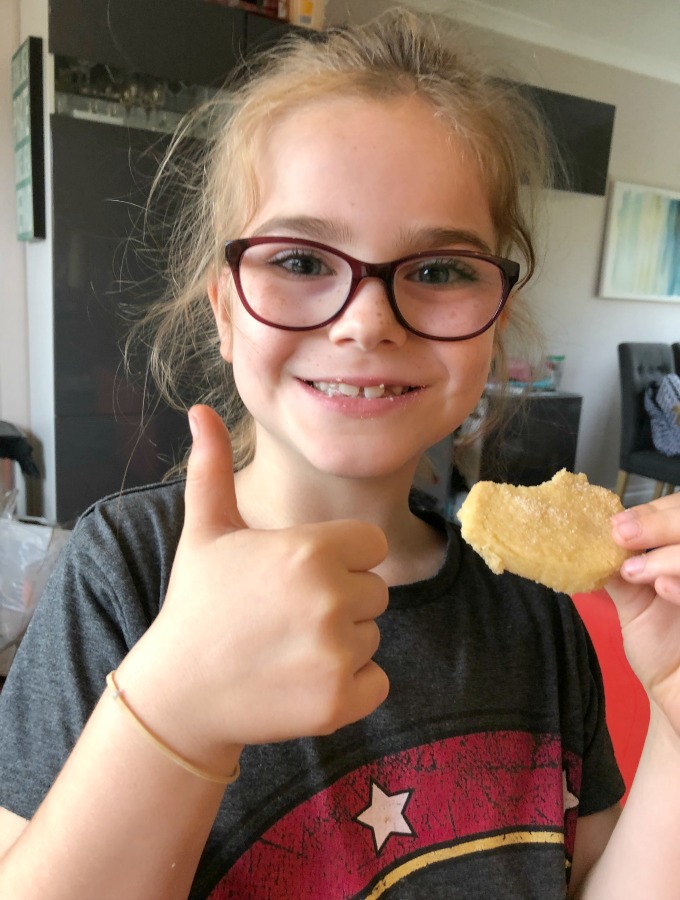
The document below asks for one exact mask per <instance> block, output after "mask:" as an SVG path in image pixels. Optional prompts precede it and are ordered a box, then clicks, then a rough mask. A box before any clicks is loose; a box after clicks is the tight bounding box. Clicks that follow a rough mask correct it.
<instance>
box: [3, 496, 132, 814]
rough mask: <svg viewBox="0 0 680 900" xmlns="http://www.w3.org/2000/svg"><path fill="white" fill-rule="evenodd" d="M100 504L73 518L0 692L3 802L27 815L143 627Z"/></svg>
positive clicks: (126, 571) (127, 571) (126, 568)
mask: <svg viewBox="0 0 680 900" xmlns="http://www.w3.org/2000/svg"><path fill="white" fill-rule="evenodd" d="M136 591H137V588H136V585H135V584H134V579H133V577H132V574H131V572H130V568H129V565H128V564H127V563H126V562H125V560H124V558H123V554H122V553H121V552H120V549H119V547H118V546H117V544H116V541H115V540H114V539H113V538H112V535H111V532H110V529H108V528H107V527H106V524H105V523H104V522H103V520H102V516H101V514H99V513H97V512H96V511H95V512H93V513H91V514H88V515H87V516H86V517H85V518H84V519H81V520H80V522H79V523H78V524H77V526H76V528H75V530H74V532H73V534H72V536H71V538H70V540H69V542H68V544H67V545H66V547H65V549H64V550H63V551H62V555H61V558H60V560H59V562H58V563H57V566H56V567H55V570H54V572H53V573H52V576H51V578H50V580H49V582H48V584H47V586H46V588H45V590H44V591H43V594H42V596H41V598H40V602H39V604H38V608H37V610H36V612H35V614H34V616H33V619H32V621H31V623H30V625H29V628H28V630H27V633H26V635H25V637H24V639H23V641H22V643H21V645H20V647H19V650H18V652H17V655H16V657H15V659H14V662H13V663H12V666H11V667H10V672H9V676H8V678H7V681H6V684H5V687H4V689H3V691H2V693H1V694H0V806H2V807H5V808H6V809H9V810H11V811H12V812H14V813H16V814H17V815H19V816H22V817H24V818H26V819H30V818H31V817H32V816H33V814H34V813H35V811H36V809H37V807H38V806H39V805H40V803H41V802H42V800H43V798H44V796H45V794H46V793H47V792H48V790H49V789H50V787H51V785H52V784H53V782H54V780H55V779H56V777H57V775H58V774H59V772H60V770H61V768H62V766H63V765H64V763H65V761H66V759H67V757H68V755H69V754H70V752H71V750H72V749H73V746H74V745H75V743H76V741H77V739H78V737H79V735H80V733H81V731H82V729H83V727H84V725H85V722H86V721H87V719H88V717H89V715H90V713H91V711H92V709H93V708H94V706H95V705H96V703H97V701H98V699H99V697H100V695H101V694H102V692H103V690H104V687H105V678H106V674H107V672H109V671H111V670H112V669H114V668H116V667H117V665H118V664H119V662H120V661H121V659H122V658H123V657H124V656H125V654H126V653H127V651H128V650H129V649H130V647H131V646H132V645H133V644H134V642H135V641H136V640H137V639H138V638H139V637H140V636H141V634H142V633H143V632H144V630H145V629H146V627H148V616H147V615H145V614H144V609H143V605H142V604H141V603H139V602H136V601H135V595H136Z"/></svg>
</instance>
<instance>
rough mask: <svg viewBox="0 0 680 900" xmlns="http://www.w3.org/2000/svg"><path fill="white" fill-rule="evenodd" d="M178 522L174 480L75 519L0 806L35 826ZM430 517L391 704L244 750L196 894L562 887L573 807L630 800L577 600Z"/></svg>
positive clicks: (160, 593)
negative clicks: (497, 571) (434, 565)
mask: <svg viewBox="0 0 680 900" xmlns="http://www.w3.org/2000/svg"><path fill="white" fill-rule="evenodd" d="M183 513H184V505H183V483H182V482H181V481H176V482H172V483H169V484H165V485H155V486H151V487H149V488H144V489H137V490H132V491H128V492H126V493H124V494H121V495H116V496H114V497H111V498H108V499H106V500H104V501H102V502H101V503H99V504H96V505H95V506H94V507H92V508H91V509H90V510H88V512H87V513H86V514H85V515H84V516H83V517H82V518H81V520H80V521H79V523H78V525H77V527H76V529H75V531H74V533H73V536H72V538H71V541H70V543H69V545H68V547H67V548H66V550H65V551H64V553H63V554H62V558H61V560H60V562H59V564H58V567H57V569H56V570H55V572H54V574H53V577H52V579H51V581H50V584H49V586H48V588H47V590H46V592H45V594H44V595H43V597H42V599H41V602H40V606H39V609H38V611H37V612H36V615H35V616H34V619H33V622H32V623H31V626H30V628H29V631H28V634H27V636H26V638H25V639H24V642H23V644H22V646H21V648H20V651H19V654H18V655H17V658H16V660H15V662H14V664H13V666H12V669H11V671H10V676H9V678H8V680H7V684H6V686H5V689H4V691H3V692H2V694H0V805H1V806H4V807H6V808H8V809H10V810H12V811H13V812H15V813H17V814H19V815H20V816H23V817H25V818H30V817H31V816H32V815H33V814H34V812H35V810H36V808H37V807H38V805H39V804H40V802H41V800H42V799H43V797H44V795H45V794H46V792H47V791H48V790H49V788H50V786H51V784H52V783H53V781H54V779H55V778H56V776H57V774H58V772H59V770H60V769H61V767H62V765H63V764H64V761H65V760H66V758H67V757H68V755H69V753H70V751H71V749H72V747H73V745H74V743H75V742H76V740H77V739H78V736H79V734H80V732H81V730H82V728H83V726H84V723H85V721H86V719H87V717H88V716H89V714H90V712H91V710H92V708H93V707H94V705H95V703H96V702H97V700H98V698H99V696H100V695H101V693H102V691H103V689H104V686H105V677H106V674H107V672H109V671H111V670H112V669H115V668H116V667H117V666H118V664H119V663H120V661H121V660H122V658H123V657H124V656H125V654H126V653H127V651H128V650H129V649H130V648H131V647H132V646H133V644H134V643H135V642H136V641H137V640H138V639H139V638H140V637H141V636H142V635H143V634H144V632H145V631H146V629H147V628H148V627H149V625H150V624H151V622H152V621H153V619H154V618H155V616H156V615H157V613H158V610H159V608H160V605H161V603H162V601H163V597H164V596H165V592H166V589H167V584H168V578H169V575H170V569H171V566H172V561H173V557H174V553H175V550H176V547H177V542H178V540H179V535H180V532H181V526H182V521H183ZM422 515H423V517H425V518H428V519H429V521H431V523H432V524H433V525H434V526H435V527H438V528H441V529H442V530H444V529H446V533H447V537H448V549H447V554H446V559H445V562H444V564H443V566H442V568H441V570H440V571H439V572H438V573H437V574H436V575H435V576H434V577H433V578H431V579H428V580H426V581H423V582H419V583H416V584H412V585H406V586H401V587H395V588H391V589H390V605H389V609H388V610H387V611H386V612H385V613H384V614H383V615H382V616H381V617H380V622H379V624H380V629H381V645H380V649H379V651H378V654H377V656H376V659H377V661H378V662H379V663H380V665H382V666H383V668H384V669H385V670H386V672H387V673H388V675H389V677H390V685H391V688H390V695H389V698H388V699H387V701H386V702H385V703H384V704H383V705H382V706H381V707H380V708H379V709H378V710H376V711H375V712H374V713H373V714H371V715H370V716H368V717H367V718H366V719H364V720H363V721H361V722H358V723H356V724H355V725H351V726H348V727H346V728H342V729H340V731H338V732H336V733H335V734H333V735H330V736H328V737H324V738H320V739H313V740H312V739H305V740H298V741H287V742H284V743H280V744H274V745H267V746H262V747H247V748H246V750H245V751H244V753H243V756H242V759H241V769H242V774H241V777H240V778H239V780H238V781H237V782H236V783H235V784H234V785H232V787H230V788H229V790H228V791H227V794H226V797H225V802H224V803H223V805H222V808H221V809H220V812H219V814H218V816H217V819H216V822H215V825H214V828H213V831H212V833H211V836H210V838H209V840H208V843H207V845H206V848H205V851H204V854H203V857H202V859H201V862H200V864H199V868H198V872H197V874H196V878H195V882H194V887H193V890H192V893H191V898H192V900H199V898H201V900H203V898H210V900H226V898H234V900H236V898H238V900H247V898H267V900H276V898H281V900H284V898H285V900H291V898H293V897H294V898H296V900H304V898H308V900H336V898H337V900H339V898H350V897H351V898H368V897H370V898H377V897H382V896H385V897H389V898H390V900H395V898H396V900H407V898H427V900H436V898H444V897H446V898H450V897H456V896H460V897H465V898H466V900H489V898H494V897H503V898H504V900H513V898H516V900H530V898H537V900H547V898H553V897H555V898H557V897H563V896H565V893H566V880H567V879H568V876H569V862H570V858H571V855H572V852H573V845H574V833H575V828H576V821H577V817H578V816H579V815H587V814H589V813H594V812H597V811H600V810H603V809H606V808H607V807H609V806H611V805H612V804H614V803H616V802H617V800H618V799H619V798H620V797H621V796H622V794H623V789H624V786H623V782H622V779H621V777H620V774H619V772H618V769H617V767H616V763H615V760H614V755H613V751H612V746H611V742H610V739H609V735H608V733H607V730H606V725H605V719H604V699H603V689H602V680H601V675H600V671H599V667H598V664H597V660H596V658H595V654H594V651H593V648H592V645H591V643H590V640H589V639H588V636H587V633H586V631H585V628H584V626H583V624H582V623H581V620H580V619H579V617H578V614H577V613H576V611H575V609H574V607H573V605H572V604H571V601H570V600H569V598H568V597H565V596H564V595H558V594H554V593H552V592H551V591H548V590H546V589H544V588H542V587H540V586H538V585H535V584H533V583H530V582H527V581H524V580H523V579H520V578H516V577H515V576H512V575H508V574H505V575H502V576H496V575H493V574H492V573H491V572H490V571H489V570H488V569H487V567H486V566H485V565H484V563H483V562H482V561H481V559H480V558H479V557H478V556H477V555H476V554H475V553H474V552H473V551H472V550H471V549H470V548H469V547H468V546H467V545H466V544H464V542H463V541H462V540H461V538H460V534H459V531H458V529H457V528H455V527H453V526H451V525H447V524H445V523H444V522H442V521H441V520H439V519H437V518H436V517H434V516H432V515H431V514H429V513H426V512H423V513H422ZM264 577H266V578H267V579H269V580H270V581H271V583H272V586H273V589H274V585H275V580H276V573H274V572H267V573H265V574H264ZM102 778H103V779H105V778H106V767H105V766H102ZM115 789H116V788H115V784H111V790H112V791H115ZM565 872H566V878H565Z"/></svg>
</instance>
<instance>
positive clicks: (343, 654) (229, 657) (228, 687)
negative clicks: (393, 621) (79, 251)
mask: <svg viewBox="0 0 680 900" xmlns="http://www.w3.org/2000/svg"><path fill="white" fill-rule="evenodd" d="M190 420H191V423H192V433H193V437H194V443H193V447H192V451H191V457H190V460H189V467H188V473H187V484H186V492H185V518H184V528H183V530H182V535H181V539H180V542H179V546H178V549H177V554H176V557H175V562H174V565H173V569H172V574H171V578H170V585H169V588H168V593H167V597H166V599H165V602H164V604H163V606H162V609H161V613H160V615H159V616H158V619H157V620H156V622H155V623H154V625H153V626H152V627H151V628H150V630H149V632H148V633H147V635H146V636H145V638H144V639H143V640H142V641H140V644H139V645H138V646H139V651H140V652H142V651H143V652H144V653H145V654H146V659H147V663H146V665H145V666H144V668H145V669H147V667H148V666H149V664H150V663H151V664H152V666H153V671H154V673H155V675H156V677H152V680H154V681H156V683H160V682H159V680H158V677H157V676H158V673H159V672H161V671H162V672H163V673H164V678H163V688H162V690H163V692H164V693H165V694H166V695H168V693H169V694H170V695H172V696H171V702H169V701H167V702H166V704H165V706H166V708H167V709H172V710H173V717H174V718H175V721H177V717H178V716H180V715H181V720H182V724H181V726H180V724H179V722H177V726H178V727H181V730H182V731H183V733H184V734H185V735H191V736H192V738H191V740H192V743H195V749H198V748H199V747H200V748H201V749H202V752H203V753H204V754H206V755H204V756H203V760H204V762H205V763H206V764H207V763H208V760H209V759H213V760H214V759H218V758H220V754H223V752H224V750H225V748H233V747H239V748H240V746H241V745H243V744H248V743H265V742H267V743H268V742H272V741H279V740H284V739H289V738H297V737H303V736H310V735H320V734H326V733H331V732H333V731H335V730H336V729H338V728H340V727H341V726H343V725H346V724H348V723H350V722H354V721H357V720H358V719H361V718H363V717H364V716H366V715H368V714H369V713H370V712H372V711H373V710H374V709H375V708H376V707H377V706H378V705H379V704H380V703H382V702H383V700H384V699H385V697H386V696H387V692H388V680H387V676H386V675H385V673H384V672H383V670H382V669H380V668H379V666H378V665H377V664H376V663H375V662H373V660H372V656H373V655H374V653H375V652H376V650H377V648H378V644H379V631H378V626H377V624H376V622H375V619H376V617H377V616H379V615H380V614H381V613H382V612H384V610H385V609H386V607H387V597H388V592H387V586H386V585H385V583H384V581H383V580H382V579H381V578H380V577H379V576H378V575H376V574H375V573H373V572H371V571H370V570H371V569H372V568H373V567H375V566H377V565H378V564H379V563H380V562H382V560H383V559H384V558H385V556H386V553H387V543H386V540H385V536H384V534H383V532H382V531H381V530H380V529H379V528H377V527H376V526H373V525H370V524H367V523H363V522H358V521H334V522H325V523H320V524H311V525H302V526H296V527H292V528H286V529H280V530H271V531H262V530H260V531H258V530H251V529H249V528H248V527H247V525H246V523H245V522H244V521H243V519H242V518H241V515H240V513H239V510H238V506H237V500H236V492H235V488H234V476H233V469H232V454H231V444H230V441H229V435H228V433H227V430H226V428H225V426H224V424H223V422H222V420H221V419H220V418H219V416H218V415H217V414H216V413H215V412H214V411H212V410H211V409H209V408H208V407H205V406H196V407H194V408H193V409H192V411H191V413H190ZM143 644H146V646H145V647H144V648H142V647H141V646H140V645H143ZM134 652H135V651H134V650H133V651H132V653H134ZM147 673H148V675H151V672H150V671H148V669H147ZM158 715H161V713H158ZM165 731H166V732H167V728H166V729H165ZM184 746H185V747H186V743H185V744H184ZM193 757H194V758H196V753H195V752H194V753H193Z"/></svg>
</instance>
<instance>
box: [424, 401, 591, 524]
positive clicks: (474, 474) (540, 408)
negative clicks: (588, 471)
mask: <svg viewBox="0 0 680 900" xmlns="http://www.w3.org/2000/svg"><path fill="white" fill-rule="evenodd" d="M506 403H507V407H506V409H505V411H504V415H503V416H502V418H501V420H500V421H499V424H497V425H496V426H495V427H491V426H490V425H489V419H487V410H488V405H487V398H482V401H481V402H480V405H479V407H478V409H477V410H476V411H475V413H474V414H473V415H472V416H471V417H470V419H469V420H468V421H467V422H466V423H465V425H464V426H463V427H462V428H461V429H459V431H458V432H456V433H455V434H451V435H449V436H448V437H446V438H444V440H442V441H440V442H439V443H438V444H437V445H436V446H435V447H433V448H432V449H431V450H430V452H429V454H428V456H429V458H430V463H431V466H432V470H431V471H430V472H426V473H425V474H424V476H423V478H422V479H421V482H420V484H419V486H420V487H421V488H422V490H423V491H424V492H425V493H426V494H427V495H429V498H430V500H431V503H432V505H434V506H435V508H437V509H438V510H439V511H440V512H442V513H443V514H444V515H446V516H447V517H449V518H452V517H453V515H454V508H455V505H456V501H458V502H460V497H461V496H462V495H463V494H465V493H466V492H467V490H468V489H469V488H470V487H471V486H472V485H473V484H474V483H475V482H476V481H502V482H506V483H509V484H523V485H536V484H541V483H542V482H544V481H548V480H549V479H551V478H552V476H553V475H554V474H555V473H556V472H559V470H560V469H568V470H569V471H574V466H575V461H576V447H577V443H578V432H579V422H580V418H581V403H582V397H581V396H580V395H579V394H571V393H567V392H564V391H533V392H530V393H522V394H518V395H514V396H513V395H510V396H509V397H508V398H507V401H506Z"/></svg>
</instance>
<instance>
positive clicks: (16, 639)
mask: <svg viewBox="0 0 680 900" xmlns="http://www.w3.org/2000/svg"><path fill="white" fill-rule="evenodd" d="M69 534H70V532H69V531H67V530H65V529H63V528H58V527H55V526H52V525H49V524H46V523H44V522H42V521H40V520H33V521H30V520H21V519H16V518H9V517H4V518H1V517H0V675H6V674H7V672H8V670H9V666H10V664H11V662H12V660H13V659H14V654H15V653H16V650H17V647H18V646H19V643H20V641H21V638H22V637H23V636H24V632H25V631H26V628H27V627H28V623H29V622H30V620H31V616H32V615H33V611H34V610H35V607H36V605H37V603H38V599H39V597H40V594H41V593H42V590H43V588H44V587H45V584H46V582H47V579H48V577H49V574H50V572H51V571H52V568H53V567H54V564H55V562H56V560H57V557H58V556H59V551H60V550H61V548H62V547H63V546H64V544H65V543H66V541H67V539H68V536H69Z"/></svg>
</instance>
